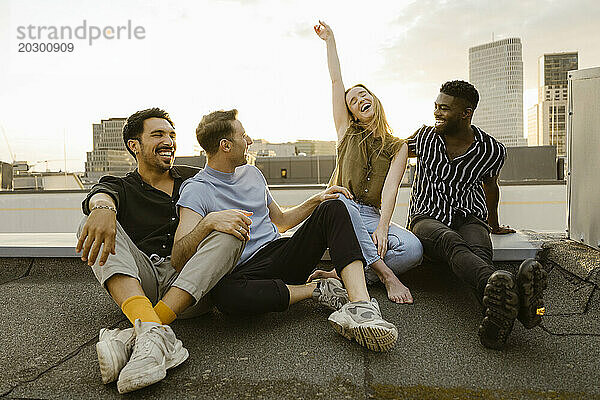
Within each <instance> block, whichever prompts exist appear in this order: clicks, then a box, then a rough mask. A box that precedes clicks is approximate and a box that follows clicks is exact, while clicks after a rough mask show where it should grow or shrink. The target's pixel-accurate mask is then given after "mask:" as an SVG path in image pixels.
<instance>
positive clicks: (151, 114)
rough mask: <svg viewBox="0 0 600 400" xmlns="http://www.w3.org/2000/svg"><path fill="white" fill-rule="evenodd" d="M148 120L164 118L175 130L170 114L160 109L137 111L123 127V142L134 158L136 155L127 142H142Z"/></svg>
mask: <svg viewBox="0 0 600 400" xmlns="http://www.w3.org/2000/svg"><path fill="white" fill-rule="evenodd" d="M148 118H162V119H165V120H167V122H168V123H169V124H171V127H173V128H175V125H174V124H173V121H171V117H170V116H169V113H168V112H166V111H165V110H162V109H160V108H158V107H153V108H147V109H145V110H141V111H137V112H135V113H133V114H131V115H130V116H129V118H127V121H125V125H123V142H125V148H126V149H127V151H128V152H129V153H130V154H131V155H132V156H133V157H134V158H136V157H135V153H134V152H133V150H131V149H130V148H129V146H127V142H128V141H129V140H131V139H137V140H140V138H141V136H142V132H144V121H145V120H147V119H148Z"/></svg>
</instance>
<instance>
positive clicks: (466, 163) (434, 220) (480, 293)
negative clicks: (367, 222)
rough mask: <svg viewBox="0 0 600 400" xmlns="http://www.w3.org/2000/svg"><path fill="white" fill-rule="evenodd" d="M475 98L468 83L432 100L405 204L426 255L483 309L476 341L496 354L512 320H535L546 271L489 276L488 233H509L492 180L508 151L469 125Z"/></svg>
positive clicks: (532, 267) (448, 86)
mask: <svg viewBox="0 0 600 400" xmlns="http://www.w3.org/2000/svg"><path fill="white" fill-rule="evenodd" d="M478 101H479V94H478V93H477V90H476V89H475V87H473V85H471V84H470V83H468V82H464V81H451V82H446V83H444V84H443V85H442V87H441V89H440V93H439V95H438V97H437V99H436V101H435V111H434V116H435V126H434V127H428V126H423V127H422V128H421V129H419V130H418V131H417V132H415V134H414V135H413V136H411V137H410V138H409V139H408V147H409V156H411V157H418V163H417V173H416V176H415V180H414V182H413V187H412V191H411V197H410V206H409V229H410V230H411V231H412V232H413V233H414V234H415V235H416V236H417V237H418V238H419V239H420V240H421V242H422V244H423V251H424V254H425V256H426V257H428V258H430V259H433V260H437V261H442V262H445V263H447V264H449V265H450V267H451V268H452V271H453V272H454V274H455V275H456V276H458V277H459V278H460V279H461V280H462V281H463V282H465V283H466V284H467V285H468V286H470V287H471V289H472V290H473V291H474V293H475V294H476V296H477V298H478V300H479V301H480V302H481V303H482V304H483V306H484V308H485V317H484V319H483V321H482V323H481V326H480V327H479V338H480V341H481V343H482V344H483V345H484V346H486V347H489V348H493V349H501V348H503V347H504V345H505V344H506V341H507V339H508V335H509V334H510V332H511V330H512V327H513V324H514V320H515V319H516V318H517V317H518V318H519V320H520V321H521V322H522V323H523V325H524V326H525V327H526V328H533V327H535V326H537V325H539V323H540V322H541V317H540V315H538V313H541V312H542V307H543V300H542V297H543V290H544V289H545V287H546V272H545V271H544V270H543V269H542V267H541V265H540V264H539V263H538V262H537V261H535V260H531V259H530V260H525V261H524V262H523V263H522V264H521V267H520V268H519V272H518V274H517V276H516V277H514V276H513V275H512V274H511V273H510V272H508V271H503V270H498V271H494V268H493V263H492V243H491V240H490V235H489V234H490V232H491V233H494V234H507V233H513V232H515V231H514V230H513V229H510V228H508V227H504V226H500V224H499V222H498V200H499V195H500V189H499V187H498V175H499V173H500V170H501V168H502V165H503V164H504V159H505V158H506V148H505V147H504V145H503V144H501V143H499V142H497V141H496V140H495V139H494V138H493V137H491V136H490V135H488V134H486V133H485V132H483V131H482V130H481V129H479V128H478V127H476V126H473V125H471V118H472V116H473V112H474V111H475V108H476V107H477V103H478Z"/></svg>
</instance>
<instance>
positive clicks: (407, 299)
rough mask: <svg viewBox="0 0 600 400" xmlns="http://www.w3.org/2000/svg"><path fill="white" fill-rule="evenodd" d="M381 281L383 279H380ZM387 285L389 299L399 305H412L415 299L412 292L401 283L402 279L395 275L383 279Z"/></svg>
mask: <svg viewBox="0 0 600 400" xmlns="http://www.w3.org/2000/svg"><path fill="white" fill-rule="evenodd" d="M380 279H381V278H380ZM381 282H383V284H384V285H385V289H386V290H387V295H388V298H389V299H390V300H391V301H393V302H394V303H397V304H412V303H413V297H412V295H411V294H410V290H408V288H407V287H406V286H404V285H403V284H402V282H400V279H398V277H397V276H396V275H394V274H393V273H392V274H390V275H388V276H386V277H384V278H383V279H381Z"/></svg>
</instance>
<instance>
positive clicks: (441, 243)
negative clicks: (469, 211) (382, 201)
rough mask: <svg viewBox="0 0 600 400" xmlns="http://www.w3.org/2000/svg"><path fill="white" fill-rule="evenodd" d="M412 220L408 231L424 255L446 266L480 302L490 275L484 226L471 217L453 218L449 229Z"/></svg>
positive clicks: (426, 220)
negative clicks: (416, 239)
mask: <svg viewBox="0 0 600 400" xmlns="http://www.w3.org/2000/svg"><path fill="white" fill-rule="evenodd" d="M413 221H414V222H412V223H411V226H410V230H411V231H412V232H413V233H414V234H415V236H416V237H418V238H419V240H420V241H421V243H422V244H423V253H424V254H425V256H427V257H428V258H430V259H432V260H434V261H442V262H444V263H447V264H448V265H449V266H450V268H451V269H452V272H454V274H455V275H456V276H457V277H458V278H459V279H460V280H461V281H463V282H464V283H466V284H467V285H468V286H469V287H470V288H471V289H472V290H473V291H474V293H475V295H476V297H477V299H478V300H479V302H481V301H482V299H483V291H484V289H485V285H486V284H487V281H488V278H489V277H490V275H492V273H493V272H494V268H493V263H492V255H493V252H492V241H491V239H490V231H489V227H488V225H487V224H486V223H485V222H483V221H481V220H480V219H478V218H476V217H474V216H472V215H469V216H467V217H460V216H459V217H457V218H455V220H454V222H453V223H452V226H450V227H449V226H447V225H446V224H443V223H442V222H440V221H438V220H436V219H433V218H427V217H422V216H419V217H417V218H415V219H414V220H413Z"/></svg>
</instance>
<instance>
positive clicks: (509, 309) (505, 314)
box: [478, 275, 519, 350]
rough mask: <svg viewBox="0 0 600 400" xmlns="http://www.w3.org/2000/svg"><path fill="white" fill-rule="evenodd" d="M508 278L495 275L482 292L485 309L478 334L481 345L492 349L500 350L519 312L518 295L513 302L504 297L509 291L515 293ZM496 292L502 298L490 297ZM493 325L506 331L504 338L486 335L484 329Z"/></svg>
mask: <svg viewBox="0 0 600 400" xmlns="http://www.w3.org/2000/svg"><path fill="white" fill-rule="evenodd" d="M509 279H510V278H509V277H508V276H504V275H497V276H496V279H491V280H490V282H489V283H488V285H487V286H486V288H485V292H484V297H483V305H484V306H485V307H486V311H485V317H484V319H483V321H482V323H481V325H480V326H479V330H478V335H479V340H480V341H481V344H482V345H483V346H485V347H487V348H490V349H494V350H502V349H503V348H504V346H505V345H506V342H507V340H508V335H510V332H511V331H512V328H513V325H514V323H515V319H516V318H517V314H518V312H519V308H518V307H519V305H518V297H517V301H516V302H515V304H510V303H508V301H507V300H508V299H507V298H506V297H507V295H508V292H510V291H512V292H514V293H515V294H517V293H516V291H515V287H514V282H513V283H512V284H511V282H510V280H509ZM496 293H501V297H502V299H501V300H500V301H497V300H496V299H494V297H492V295H495V294H496ZM494 327H499V328H501V329H502V328H504V329H505V330H506V331H507V332H508V333H507V334H506V337H505V338H504V340H496V338H489V337H487V336H488V335H486V331H488V330H490V329H491V330H494Z"/></svg>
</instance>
